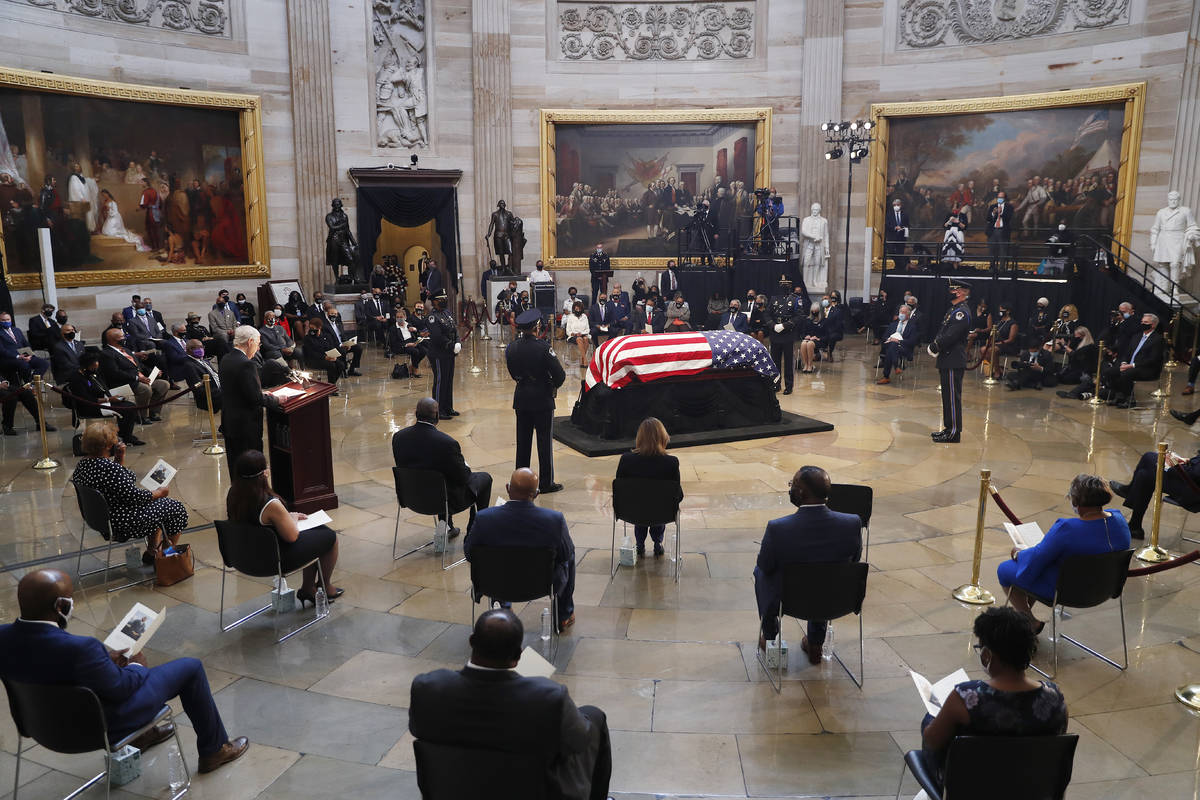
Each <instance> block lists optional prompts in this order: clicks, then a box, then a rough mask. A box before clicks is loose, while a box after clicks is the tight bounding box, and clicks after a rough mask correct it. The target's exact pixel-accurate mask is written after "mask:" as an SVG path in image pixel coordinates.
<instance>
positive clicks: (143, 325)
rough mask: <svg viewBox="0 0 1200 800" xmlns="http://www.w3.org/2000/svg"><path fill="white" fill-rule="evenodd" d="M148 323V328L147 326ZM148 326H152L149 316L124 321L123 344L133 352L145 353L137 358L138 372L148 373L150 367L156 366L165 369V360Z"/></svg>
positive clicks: (164, 370)
mask: <svg viewBox="0 0 1200 800" xmlns="http://www.w3.org/2000/svg"><path fill="white" fill-rule="evenodd" d="M147 323H148V324H149V328H148V327H147ZM150 328H154V322H153V320H150V318H149V317H135V318H134V320H133V322H126V323H125V328H124V331H125V346H126V348H128V349H129V350H131V351H133V352H135V353H145V354H146V356H145V357H144V358H139V359H138V361H139V362H140V367H141V368H140V370H139V371H140V372H142V373H143V374H148V373H149V371H150V370H151V369H153V368H154V367H158V368H159V370H161V371H163V372H166V371H167V362H166V360H165V359H163V358H162V357H161V356H159V354H158V351H157V349H156V347H155V344H154V342H153V341H152V338H151V337H152V336H153V335H156V334H152V333H151V331H150Z"/></svg>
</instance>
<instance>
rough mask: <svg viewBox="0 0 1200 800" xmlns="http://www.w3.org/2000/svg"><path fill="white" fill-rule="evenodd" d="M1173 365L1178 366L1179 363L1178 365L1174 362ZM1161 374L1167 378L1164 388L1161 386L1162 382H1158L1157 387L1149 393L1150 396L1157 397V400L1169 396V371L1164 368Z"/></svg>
mask: <svg viewBox="0 0 1200 800" xmlns="http://www.w3.org/2000/svg"><path fill="white" fill-rule="evenodd" d="M1175 366H1179V365H1178V364H1176V365H1175ZM1163 375H1164V376H1165V377H1166V379H1167V384H1166V388H1165V389H1164V388H1163V386H1162V384H1159V387H1158V388H1157V389H1155V390H1154V391H1153V392H1151V393H1150V396H1151V397H1155V398H1157V399H1159V400H1162V399H1163V398H1164V397H1170V396H1171V373H1169V372H1167V371H1166V370H1164V371H1163Z"/></svg>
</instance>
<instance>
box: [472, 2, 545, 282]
mask: <svg viewBox="0 0 1200 800" xmlns="http://www.w3.org/2000/svg"><path fill="white" fill-rule="evenodd" d="M471 74H472V78H473V81H474V109H473V115H472V116H473V123H472V124H473V127H474V130H473V133H474V136H473V137H472V138H473V141H474V143H475V232H476V234H477V235H478V236H479V237H480V238H482V237H483V235H484V233H485V232H486V231H487V227H488V220H489V219H490V217H491V214H492V211H493V210H494V209H495V207H496V201H497V200H504V201H505V203H506V204H507V206H508V210H509V211H511V212H513V213H514V214H516V215H517V216H518V217H522V218H525V219H532V218H533V216H534V214H533V212H534V211H535V210H536V209H535V207H534V206H532V205H531V204H533V203H537V198H536V197H535V198H528V199H527V200H528V202H524V203H522V202H518V200H517V198H516V197H514V196H513V152H512V34H511V28H510V25H509V3H508V0H471ZM475 251H476V252H477V253H481V254H484V255H483V256H481V257H480V259H477V260H479V261H482V260H483V258H484V257H486V253H487V247H486V246H484V245H483V243H482V242H477V243H476V244H475ZM483 267H484V265H483V264H463V274H464V276H465V278H466V285H467V286H478V285H479V274H480V272H481V271H482V270H483Z"/></svg>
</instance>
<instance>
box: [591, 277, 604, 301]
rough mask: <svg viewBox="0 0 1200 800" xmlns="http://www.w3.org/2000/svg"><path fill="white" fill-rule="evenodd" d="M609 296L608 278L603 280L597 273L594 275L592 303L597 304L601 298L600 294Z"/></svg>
mask: <svg viewBox="0 0 1200 800" xmlns="http://www.w3.org/2000/svg"><path fill="white" fill-rule="evenodd" d="M601 293H604V294H608V278H601V277H600V276H598V275H597V274H596V273H594V272H593V273H592V302H593V303H595V302H596V300H597V299H598V298H599V297H600V294H601Z"/></svg>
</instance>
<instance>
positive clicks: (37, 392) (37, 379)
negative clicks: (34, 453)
mask: <svg viewBox="0 0 1200 800" xmlns="http://www.w3.org/2000/svg"><path fill="white" fill-rule="evenodd" d="M33 396H34V401H35V402H36V403H37V411H38V430H39V431H41V434H42V457H41V458H40V459H39V460H38V461H37V462H36V463H35V464H34V465H33V468H34V469H55V468H56V467H59V466H61V465H60V464H59V463H58V462H57V461H55V460H54V459H53V458H51V457H50V443H49V442H48V441H47V440H46V409H45V407H44V406H43V405H42V376H41V375H34V376H33Z"/></svg>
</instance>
